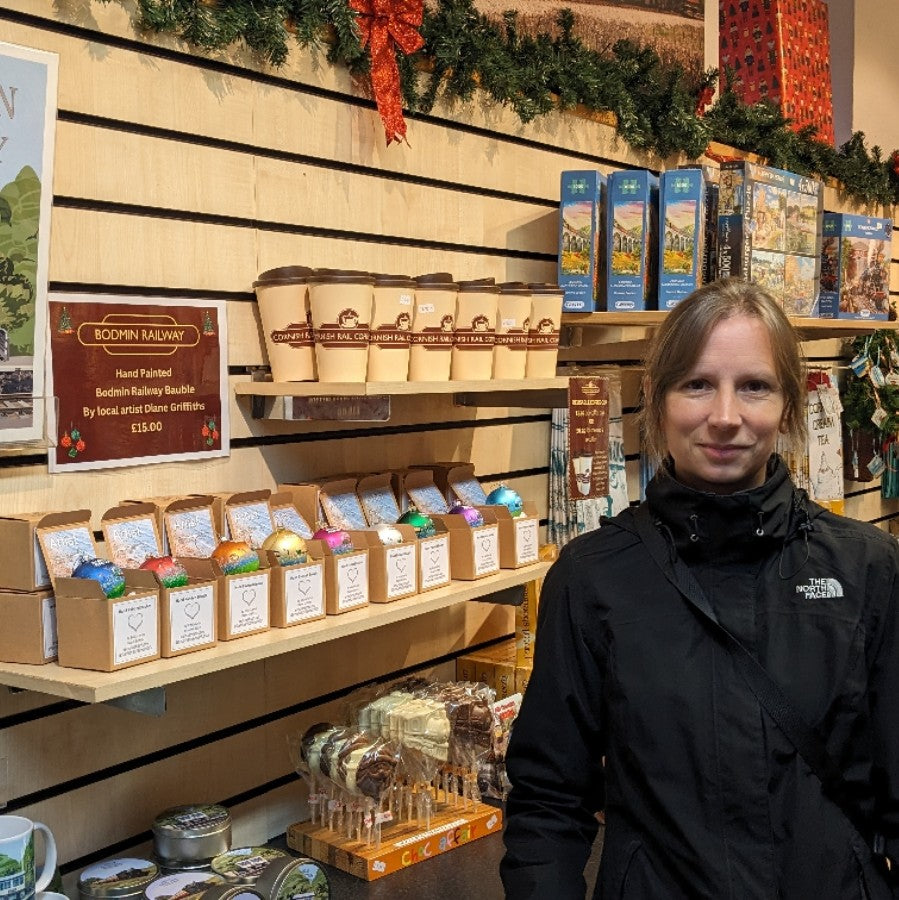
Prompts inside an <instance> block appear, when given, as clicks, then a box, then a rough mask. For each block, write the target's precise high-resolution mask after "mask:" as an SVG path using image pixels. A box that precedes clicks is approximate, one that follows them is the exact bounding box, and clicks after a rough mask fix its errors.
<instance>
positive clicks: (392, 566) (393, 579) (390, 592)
mask: <svg viewBox="0 0 899 900" xmlns="http://www.w3.org/2000/svg"><path fill="white" fill-rule="evenodd" d="M386 556H387V598H388V599H389V600H392V599H393V598H394V597H405V596H406V595H407V594H414V593H415V588H416V579H415V544H404V545H402V546H399V547H388V548H386Z"/></svg>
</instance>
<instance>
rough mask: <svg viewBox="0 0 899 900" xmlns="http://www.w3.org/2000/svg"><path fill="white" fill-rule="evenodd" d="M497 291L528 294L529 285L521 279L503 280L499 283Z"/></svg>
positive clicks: (529, 290) (529, 291)
mask: <svg viewBox="0 0 899 900" xmlns="http://www.w3.org/2000/svg"><path fill="white" fill-rule="evenodd" d="M499 292H500V293H501V294H530V293H532V291H531V289H530V287H528V285H526V284H525V283H524V282H523V281H503V282H501V283H500V286H499Z"/></svg>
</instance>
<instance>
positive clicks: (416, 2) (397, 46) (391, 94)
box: [350, 0, 424, 146]
mask: <svg viewBox="0 0 899 900" xmlns="http://www.w3.org/2000/svg"><path fill="white" fill-rule="evenodd" d="M350 7H351V8H352V9H353V10H354V11H355V12H356V14H357V16H358V21H359V31H360V36H361V42H362V46H363V47H366V46H367V47H368V48H369V53H370V54H371V83H372V88H373V90H374V94H375V102H376V103H377V105H378V112H379V113H380V115H381V121H382V122H383V123H384V133H385V135H386V138H387V144H388V146H389V145H390V144H392V143H393V142H394V141H397V142H399V141H405V140H406V121H405V119H404V118H403V104H402V99H403V98H402V91H401V88H400V70H399V66H398V65H397V62H396V54H397V51H398V50H399V51H401V52H402V53H405V54H409V53H414V52H415V51H416V50H420V49H421V47H422V46H423V45H424V39H423V38H422V36H421V35H420V34H419V33H418V29H419V28H420V27H421V20H422V15H423V13H424V3H423V2H422V0H350ZM406 143H408V141H406Z"/></svg>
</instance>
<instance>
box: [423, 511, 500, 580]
mask: <svg viewBox="0 0 899 900" xmlns="http://www.w3.org/2000/svg"><path fill="white" fill-rule="evenodd" d="M480 513H481V516H482V517H483V519H484V524H483V525H479V526H476V527H472V526H471V525H469V524H468V520H467V519H466V518H465V516H461V515H455V514H453V513H448V514H447V515H441V516H433V517H432V518H435V519H439V520H440V522H441V524H442V525H443V526H444V527H445V528H446V530H447V532H449V537H450V573H451V575H452V577H453V578H454V579H458V580H459V581H473V580H474V579H477V578H483V577H484V576H485V575H495V574H496V573H497V572H498V571H499V525H498V523H497V519H496V513H495V512H494V509H493V507H492V506H487V507H481V509H480Z"/></svg>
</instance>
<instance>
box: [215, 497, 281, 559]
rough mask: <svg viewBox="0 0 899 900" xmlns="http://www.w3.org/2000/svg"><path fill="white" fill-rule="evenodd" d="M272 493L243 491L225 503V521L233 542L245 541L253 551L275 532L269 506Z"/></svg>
mask: <svg viewBox="0 0 899 900" xmlns="http://www.w3.org/2000/svg"><path fill="white" fill-rule="evenodd" d="M271 495H272V492H271V491H269V490H262V491H244V492H242V493H240V494H231V496H230V497H228V499H227V500H226V501H225V521H226V522H227V523H228V533H229V534H230V535H231V540H233V541H245V542H246V543H247V544H249V545H250V546H251V547H252V548H253V549H254V550H258V549H259V547H261V546H262V542H263V541H264V540H265V539H266V538H267V537H268V536H269V535H270V534H271V533H272V532H273V531H274V530H275V520H274V519H273V518H272V509H271V506H270V505H269V503H270V499H271Z"/></svg>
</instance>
